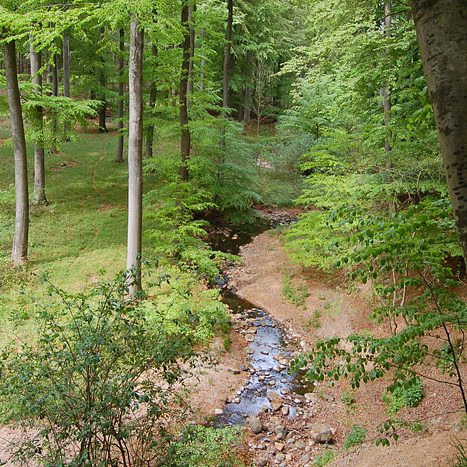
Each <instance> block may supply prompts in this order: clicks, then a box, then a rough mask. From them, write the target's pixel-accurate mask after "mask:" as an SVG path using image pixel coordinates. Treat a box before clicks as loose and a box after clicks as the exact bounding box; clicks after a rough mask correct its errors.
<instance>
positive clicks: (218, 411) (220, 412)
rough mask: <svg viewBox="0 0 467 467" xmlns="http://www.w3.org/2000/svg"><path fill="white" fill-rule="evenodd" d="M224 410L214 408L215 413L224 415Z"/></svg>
mask: <svg viewBox="0 0 467 467" xmlns="http://www.w3.org/2000/svg"><path fill="white" fill-rule="evenodd" d="M223 413H224V411H223V410H222V409H215V410H214V415H222V414H223Z"/></svg>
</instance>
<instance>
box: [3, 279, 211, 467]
mask: <svg viewBox="0 0 467 467" xmlns="http://www.w3.org/2000/svg"><path fill="white" fill-rule="evenodd" d="M185 290H186V286H185ZM51 293H52V294H54V295H55V294H58V297H59V299H60V301H59V303H60V305H57V302H56V301H55V302H51V304H49V305H47V304H44V307H43V309H42V311H41V312H40V313H39V314H38V316H37V329H38V331H37V339H36V341H35V342H31V343H24V344H22V345H20V346H18V344H17V343H14V344H13V345H12V346H11V347H10V348H9V349H7V350H4V351H3V352H2V354H1V366H0V375H1V377H0V417H1V419H2V420H3V422H4V423H10V424H12V425H13V426H17V427H20V428H22V429H24V433H25V436H24V437H22V438H21V442H20V443H19V444H16V445H14V446H13V454H14V455H13V459H17V460H22V461H23V462H26V463H28V462H29V463H30V462H37V463H43V464H45V465H82V466H100V465H102V466H103V465H117V464H119V465H127V466H130V465H147V463H153V462H154V461H155V459H156V458H157V456H158V450H157V449H156V448H157V446H158V445H159V439H161V438H160V435H161V434H163V433H164V432H165V431H166V429H167V428H168V425H169V424H170V423H173V422H174V421H175V420H176V419H177V412H178V409H177V407H180V406H179V405H178V403H179V402H180V401H179V396H178V394H177V391H175V390H174V384H175V383H177V382H178V381H179V380H180V378H181V377H182V375H183V370H182V368H181V365H182V364H183V363H184V362H187V361H189V360H190V359H191V358H192V357H193V356H194V350H193V349H194V346H195V345H197V344H199V343H200V342H201V341H203V339H205V338H206V336H208V335H210V331H209V329H208V328H210V326H213V325H215V323H214V322H213V321H216V319H217V317H216V316H215V314H216V313H217V312H219V309H218V310H217V311H216V312H214V311H213V313H212V315H209V316H206V317H205V318H200V319H196V314H195V312H194V311H193V310H190V309H189V308H187V307H185V308H184V310H185V313H183V309H180V310H179V311H178V313H177V315H176V316H173V315H172V317H167V316H166V314H167V309H168V308H167V307H168V305H167V306H166V307H165V308H164V307H160V308H158V307H157V306H151V307H150V308H148V306H147V303H144V302H143V303H141V304H130V303H128V302H127V300H126V298H125V297H126V293H127V285H126V277H125V275H121V276H120V277H119V278H118V279H117V280H115V281H113V282H109V283H101V284H99V285H96V286H95V287H93V288H92V289H91V290H89V291H87V292H83V293H79V294H76V295H69V294H67V293H65V292H64V291H61V290H57V289H54V288H51ZM169 308H170V307H169ZM182 308H183V307H182ZM211 318H213V319H212V320H211V321H209V320H210V319H211ZM208 321H209V322H208ZM170 323H172V324H170Z"/></svg>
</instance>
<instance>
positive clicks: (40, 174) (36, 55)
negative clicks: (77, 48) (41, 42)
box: [30, 38, 47, 204]
mask: <svg viewBox="0 0 467 467" xmlns="http://www.w3.org/2000/svg"><path fill="white" fill-rule="evenodd" d="M41 59H42V57H41V53H40V52H36V49H35V47H34V44H33V42H32V38H31V43H30V60H31V76H32V84H33V87H34V92H35V93H36V95H37V96H41V95H42V75H41V71H40V70H41V67H42V64H41V62H42V60H41ZM33 125H34V130H35V131H36V133H37V134H38V135H39V136H38V137H37V140H36V142H35V144H34V203H35V204H47V198H46V196H45V151H44V108H43V107H42V106H38V107H36V109H35V112H34V117H33Z"/></svg>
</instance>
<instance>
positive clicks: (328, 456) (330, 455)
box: [313, 449, 336, 467]
mask: <svg viewBox="0 0 467 467" xmlns="http://www.w3.org/2000/svg"><path fill="white" fill-rule="evenodd" d="M335 457H336V451H334V449H325V450H324V451H323V452H322V454H320V455H319V456H316V458H315V460H314V461H313V465H314V466H315V467H325V466H326V465H328V464H330V463H331V462H332V461H333V460H334V458H335Z"/></svg>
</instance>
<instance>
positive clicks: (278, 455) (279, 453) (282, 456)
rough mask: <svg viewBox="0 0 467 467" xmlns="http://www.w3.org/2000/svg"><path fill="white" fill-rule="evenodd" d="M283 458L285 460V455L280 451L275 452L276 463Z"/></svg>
mask: <svg viewBox="0 0 467 467" xmlns="http://www.w3.org/2000/svg"><path fill="white" fill-rule="evenodd" d="M284 460H285V455H284V454H282V453H281V452H278V453H277V454H276V464H279V463H281V462H282V461H284Z"/></svg>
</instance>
